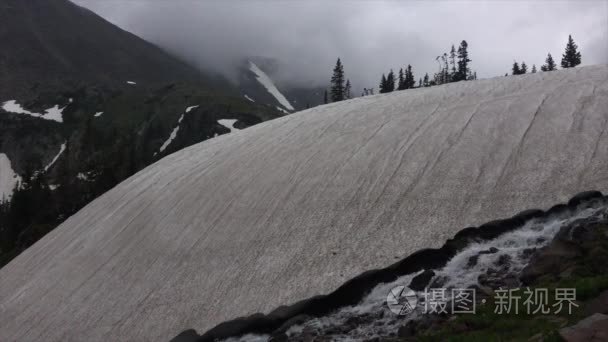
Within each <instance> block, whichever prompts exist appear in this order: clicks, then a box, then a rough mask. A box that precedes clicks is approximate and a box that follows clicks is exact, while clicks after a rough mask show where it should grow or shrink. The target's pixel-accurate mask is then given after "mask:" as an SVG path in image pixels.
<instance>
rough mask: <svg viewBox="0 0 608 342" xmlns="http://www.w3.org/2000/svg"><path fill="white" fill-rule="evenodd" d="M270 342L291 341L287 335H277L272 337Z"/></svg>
mask: <svg viewBox="0 0 608 342" xmlns="http://www.w3.org/2000/svg"><path fill="white" fill-rule="evenodd" d="M268 341H269V342H287V341H289V337H287V334H285V333H276V334H272V335H271V336H270V339H269V340H268Z"/></svg>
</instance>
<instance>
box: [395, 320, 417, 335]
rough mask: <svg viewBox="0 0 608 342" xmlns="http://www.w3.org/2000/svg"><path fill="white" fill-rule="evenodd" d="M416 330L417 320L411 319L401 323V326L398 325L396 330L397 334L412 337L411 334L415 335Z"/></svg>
mask: <svg viewBox="0 0 608 342" xmlns="http://www.w3.org/2000/svg"><path fill="white" fill-rule="evenodd" d="M417 331H418V321H414V320H412V321H409V322H407V323H405V325H402V326H401V327H399V330H397V336H399V337H412V336H414V335H416V332H417Z"/></svg>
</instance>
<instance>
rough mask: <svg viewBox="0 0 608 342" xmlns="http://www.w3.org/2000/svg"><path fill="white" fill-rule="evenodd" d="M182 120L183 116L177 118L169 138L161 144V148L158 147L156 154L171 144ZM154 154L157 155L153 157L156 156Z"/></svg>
mask: <svg viewBox="0 0 608 342" xmlns="http://www.w3.org/2000/svg"><path fill="white" fill-rule="evenodd" d="M182 120H184V114H182V115H181V116H180V117H179V120H177V126H175V128H174V129H173V131H172V132H171V135H170V136H169V138H168V139H167V140H165V142H164V143H163V144H162V146H161V147H160V149H159V150H158V152H163V151H164V150H165V149H166V148H167V147H169V145H170V144H171V142H173V139H175V138H176V137H177V132H179V125H180V124H181V123H182ZM156 154H157V153H155V154H154V155H156Z"/></svg>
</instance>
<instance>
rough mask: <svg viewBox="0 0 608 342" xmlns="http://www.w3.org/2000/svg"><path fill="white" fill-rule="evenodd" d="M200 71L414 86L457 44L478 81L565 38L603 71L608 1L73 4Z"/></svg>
mask: <svg viewBox="0 0 608 342" xmlns="http://www.w3.org/2000/svg"><path fill="white" fill-rule="evenodd" d="M75 2H77V3H79V4H81V5H84V6H86V7H88V8H90V9H92V10H93V11H95V12H97V13H98V14H100V15H102V16H103V17H105V18H106V19H108V20H110V21H111V22H113V23H115V24H117V25H119V26H121V27H123V28H125V29H126V30H128V31H131V32H133V33H135V34H137V35H139V36H141V37H143V38H145V39H147V40H149V41H152V42H154V43H156V44H158V45H160V46H162V47H164V48H165V49H167V50H169V51H171V52H173V53H175V54H177V55H179V56H181V57H182V58H184V59H186V60H187V61H189V62H191V63H193V64H195V65H197V66H199V67H201V68H207V69H212V70H219V71H221V72H223V73H225V74H227V75H230V72H231V71H233V70H234V69H233V66H234V64H235V62H236V61H238V60H239V59H241V58H243V57H245V56H266V57H273V58H277V59H278V60H279V61H281V63H282V64H283V65H284V66H285V68H282V69H281V71H282V73H280V75H279V76H280V78H281V81H282V82H284V83H287V84H318V85H321V84H326V83H327V82H328V81H329V77H330V73H331V69H332V67H333V65H334V63H335V60H336V57H338V56H340V57H341V58H342V60H343V62H344V65H345V70H346V73H347V76H348V77H350V78H351V80H353V83H355V85H357V86H358V87H364V86H376V83H378V81H379V77H380V75H381V74H382V73H383V72H386V71H387V70H388V69H389V68H393V69H399V68H400V67H402V66H403V65H406V64H412V66H413V68H414V72H415V75H416V77H422V76H423V75H424V73H425V72H428V73H429V74H432V73H433V72H435V71H436V70H437V68H438V66H437V63H436V62H435V57H436V56H437V55H439V54H441V53H443V52H448V50H449V48H450V47H451V44H455V45H456V46H457V45H458V43H459V42H460V41H461V40H462V39H466V40H467V42H468V43H469V50H470V56H471V59H472V60H473V63H472V66H473V68H474V69H475V70H476V71H477V73H478V76H479V77H493V76H498V75H504V73H505V72H508V71H509V70H510V66H511V64H512V63H513V60H517V61H522V60H523V61H525V62H526V63H527V64H528V65H529V66H531V65H532V64H536V65H537V67H539V66H540V64H542V63H543V62H544V58H545V56H546V54H547V52H551V54H552V55H553V56H554V58H555V59H556V60H557V61H558V63H559V60H560V59H561V53H562V52H563V49H564V46H565V43H566V40H567V37H568V34H572V35H573V37H574V39H575V41H576V42H577V44H578V45H579V47H580V49H581V51H582V54H583V63H584V64H598V63H608V1H606V0H595V1H553V0H552V1H504V2H503V1H495V0H492V1H468V2H465V1H444V2H422V1H412V2H405V1H403V2H397V1H386V2H385V1H303V0H302V1H296V0H292V1H273V0H266V1H261V0H249V1H245V0H233V1H230V0H223V1H219V0H217V1H214V0H207V1H202V0H201V1H196V0H171V1H168V0H167V1H164V0H127V1H126V0H75Z"/></svg>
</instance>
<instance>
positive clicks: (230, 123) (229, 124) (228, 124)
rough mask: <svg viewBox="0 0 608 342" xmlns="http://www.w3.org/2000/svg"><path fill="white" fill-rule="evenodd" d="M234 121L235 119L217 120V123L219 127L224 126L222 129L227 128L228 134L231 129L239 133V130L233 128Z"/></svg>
mask: <svg viewBox="0 0 608 342" xmlns="http://www.w3.org/2000/svg"><path fill="white" fill-rule="evenodd" d="M236 121H237V120H235V119H220V120H217V122H218V123H219V124H220V125H222V126H224V127H226V128H228V129H229V130H230V132H232V130H233V129H234V130H237V131H240V129H238V128H235V127H234V123H235V122H236Z"/></svg>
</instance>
